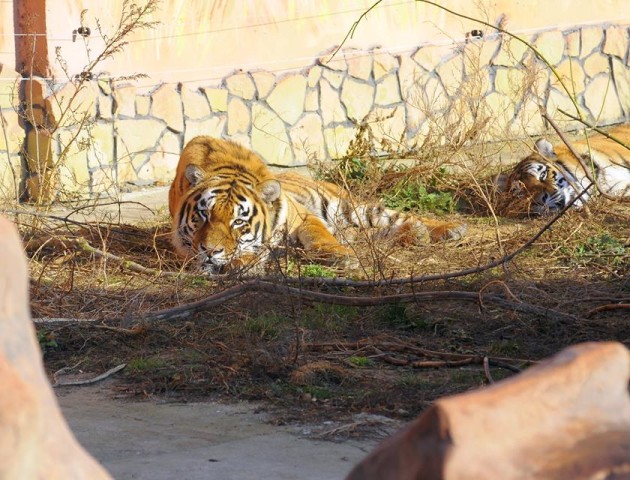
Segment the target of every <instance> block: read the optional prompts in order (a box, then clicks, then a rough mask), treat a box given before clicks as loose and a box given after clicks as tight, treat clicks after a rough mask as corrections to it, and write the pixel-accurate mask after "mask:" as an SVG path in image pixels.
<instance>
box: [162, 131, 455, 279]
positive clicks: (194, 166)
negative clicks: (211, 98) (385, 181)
mask: <svg viewBox="0 0 630 480" xmlns="http://www.w3.org/2000/svg"><path fill="white" fill-rule="evenodd" d="M169 212H170V215H171V219H172V224H171V226H172V228H171V231H172V242H173V245H174V247H175V251H176V252H177V253H178V254H180V255H182V256H184V257H188V258H191V257H197V260H198V262H199V264H200V267H201V270H202V271H204V272H207V273H209V274H221V273H227V272H230V271H232V270H237V269H241V270H242V269H243V268H245V267H246V266H248V265H264V264H265V262H266V260H267V259H268V256H269V252H270V251H273V250H274V249H279V248H280V247H281V246H283V245H285V244H286V242H285V240H288V241H289V242H290V243H292V244H296V245H298V246H300V247H301V248H302V249H303V251H304V253H305V255H306V256H308V257H309V258H313V259H316V260H318V261H321V263H323V264H330V265H333V266H340V267H342V268H346V267H352V266H357V265H358V263H357V258H356V255H355V253H354V251H353V250H352V249H351V248H350V247H349V246H348V245H346V244H344V243H343V242H342V241H341V240H340V239H339V238H338V237H339V236H340V232H341V231H342V229H344V228H345V227H347V226H355V227H369V228H371V229H374V230H375V238H395V239H396V240H397V241H401V242H402V243H404V242H408V243H411V242H413V243H418V244H420V243H427V242H428V241H439V240H449V239H454V240H458V239H460V238H462V236H463V235H464V232H465V230H466V225H465V223H456V222H444V221H440V220H436V219H431V218H420V217H417V216H415V215H412V214H409V213H404V212H399V211H396V210H392V209H388V208H385V207H384V206H383V205H382V204H380V203H365V202H364V203H360V202H356V201H355V200H354V199H353V197H352V196H351V195H350V193H349V192H348V191H347V190H346V189H344V188H342V187H340V186H338V185H336V184H334V183H331V182H327V181H322V180H315V179H312V178H310V177H307V176H304V175H300V174H298V173H294V172H286V173H278V174H276V173H274V172H272V171H271V169H270V168H269V167H268V166H267V165H266V164H265V162H264V161H263V160H262V159H261V158H260V157H259V156H258V155H257V154H255V153H254V152H252V151H251V150H249V149H247V148H245V147H243V146H242V145H240V144H238V143H235V142H233V141H231V140H226V139H222V138H214V137H209V136H198V137H195V138H193V139H192V140H191V141H190V142H189V143H188V144H187V145H186V146H185V148H184V149H183V150H182V153H181V155H180V158H179V162H178V165H177V169H176V172H175V178H174V180H173V182H172V184H171V186H170V190H169Z"/></svg>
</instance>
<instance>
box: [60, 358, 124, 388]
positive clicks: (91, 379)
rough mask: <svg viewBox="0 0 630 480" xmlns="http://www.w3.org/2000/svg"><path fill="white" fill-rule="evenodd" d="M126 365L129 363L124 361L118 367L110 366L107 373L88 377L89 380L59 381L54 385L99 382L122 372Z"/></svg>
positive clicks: (63, 385) (65, 385)
mask: <svg viewBox="0 0 630 480" xmlns="http://www.w3.org/2000/svg"><path fill="white" fill-rule="evenodd" d="M126 366H127V364H126V363H123V364H121V365H118V366H117V367H114V368H110V369H109V370H107V371H106V372H105V373H102V374H101V375H99V376H97V377H94V378H90V379H87V380H75V381H70V382H57V383H55V384H53V387H69V386H79V385H92V384H93V383H97V382H100V381H101V380H105V379H106V378H108V377H111V376H112V375H113V374H115V373H117V372H120V371H121V370H122V369H123V368H125V367H126Z"/></svg>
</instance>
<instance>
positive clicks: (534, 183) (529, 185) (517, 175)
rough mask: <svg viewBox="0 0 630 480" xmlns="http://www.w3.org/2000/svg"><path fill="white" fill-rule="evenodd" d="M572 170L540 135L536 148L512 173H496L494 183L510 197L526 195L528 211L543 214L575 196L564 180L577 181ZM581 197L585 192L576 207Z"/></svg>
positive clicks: (565, 203)
mask: <svg viewBox="0 0 630 480" xmlns="http://www.w3.org/2000/svg"><path fill="white" fill-rule="evenodd" d="M573 170H575V169H573ZM573 173H574V172H571V171H569V170H567V168H566V167H565V165H564V164H563V163H562V162H561V161H560V160H559V159H558V157H557V156H556V153H555V151H554V148H553V145H551V143H549V142H548V141H547V140H545V139H540V140H538V141H537V142H536V151H535V152H533V153H532V154H531V155H529V156H528V157H526V158H524V159H523V160H521V161H520V162H519V163H518V164H517V165H516V167H515V168H514V170H513V171H512V173H510V174H509V175H499V177H498V178H497V185H498V189H499V190H500V191H502V192H505V193H508V194H509V195H510V196H512V197H515V198H517V199H523V198H526V199H527V200H528V203H529V211H530V213H534V214H536V215H543V214H548V213H553V212H556V211H559V210H562V209H563V208H564V207H565V206H566V205H568V204H569V202H570V201H571V200H572V199H573V198H574V197H575V195H576V193H575V190H574V189H573V187H572V186H571V182H569V180H568V178H571V179H572V180H573V181H574V183H579V182H578V181H577V179H575V178H574V175H573ZM584 200H586V195H583V197H582V198H581V199H578V200H577V201H576V202H575V203H574V205H575V206H577V207H579V206H581V205H582V202H583V201H584Z"/></svg>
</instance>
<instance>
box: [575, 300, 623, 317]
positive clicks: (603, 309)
mask: <svg viewBox="0 0 630 480" xmlns="http://www.w3.org/2000/svg"><path fill="white" fill-rule="evenodd" d="M612 310H630V303H609V304H607V305H600V306H599V307H595V308H593V309H591V310H589V311H588V312H586V315H584V316H585V317H586V318H590V317H592V316H593V315H596V314H598V313H601V312H610V311H612Z"/></svg>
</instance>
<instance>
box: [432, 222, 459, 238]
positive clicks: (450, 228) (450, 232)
mask: <svg viewBox="0 0 630 480" xmlns="http://www.w3.org/2000/svg"><path fill="white" fill-rule="evenodd" d="M467 230H468V224H466V223H445V224H444V225H440V226H438V227H434V228H432V229H431V230H430V232H429V234H430V236H431V241H432V242H441V241H444V240H455V241H458V240H461V239H462V238H464V235H465V234H466V231H467Z"/></svg>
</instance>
